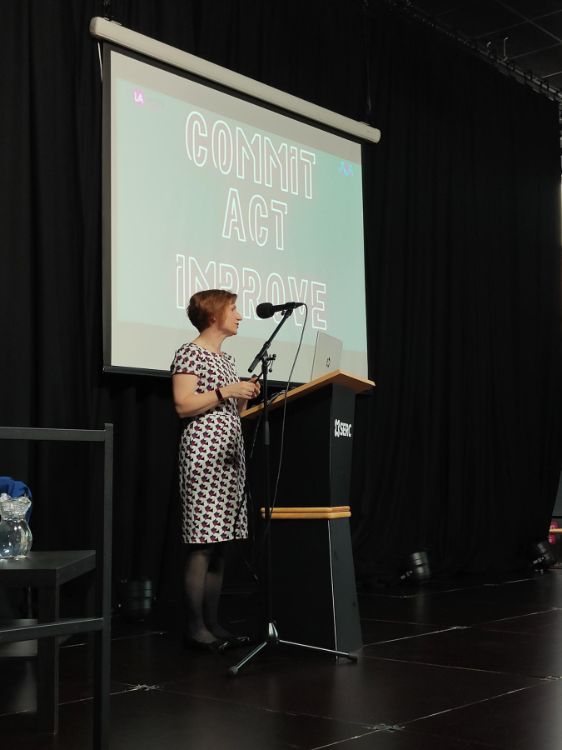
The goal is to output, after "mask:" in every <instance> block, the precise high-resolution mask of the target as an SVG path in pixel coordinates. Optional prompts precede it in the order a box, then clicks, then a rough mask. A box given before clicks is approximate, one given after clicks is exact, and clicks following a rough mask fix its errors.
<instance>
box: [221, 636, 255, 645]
mask: <svg viewBox="0 0 562 750" xmlns="http://www.w3.org/2000/svg"><path fill="white" fill-rule="evenodd" d="M226 642H227V643H228V648H240V646H250V645H251V644H252V643H254V642H255V638H252V636H250V635H229V636H228V638H227V639H226Z"/></svg>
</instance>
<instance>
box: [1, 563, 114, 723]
mask: <svg viewBox="0 0 562 750" xmlns="http://www.w3.org/2000/svg"><path fill="white" fill-rule="evenodd" d="M95 567H96V553H95V552H94V551H93V550H79V551H77V552H30V553H29V555H28V556H27V557H26V558H25V559H24V560H0V586H11V587H14V586H21V587H25V586H31V587H33V588H36V589H37V594H38V625H36V626H24V627H3V628H0V643H2V642H13V641H24V640H30V639H33V638H34V637H38V638H39V641H38V645H37V718H38V725H39V727H40V728H41V729H44V730H46V731H48V732H52V733H53V734H55V733H56V732H57V731H58V704H59V639H60V635H61V634H64V635H70V634H73V633H76V632H84V631H88V630H89V631H92V630H101V629H102V626H103V620H102V619H101V618H91V619H86V618H81V619H80V620H60V611H59V604H60V587H61V586H62V585H63V584H65V583H67V582H68V581H72V580H73V579H75V578H78V577H79V576H81V575H84V574H85V573H89V572H90V571H93V570H94V569H95ZM46 623H51V624H52V625H53V627H52V632H53V635H51V634H50V633H49V632H48V631H47V632H48V634H47V635H45V633H44V632H43V633H41V625H43V626H44V625H45V624H46ZM57 625H58V628H57V627H56V626H57ZM42 630H43V631H45V629H44V627H43V628H42ZM41 636H43V637H41ZM99 656H100V658H101V654H100V655H99Z"/></svg>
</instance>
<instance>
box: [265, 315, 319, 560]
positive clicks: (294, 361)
mask: <svg viewBox="0 0 562 750" xmlns="http://www.w3.org/2000/svg"><path fill="white" fill-rule="evenodd" d="M303 304H304V308H305V314H304V322H303V325H302V331H301V336H300V339H299V345H298V347H297V351H296V352H295V357H294V359H293V364H292V366H291V371H290V372H289V377H288V379H287V385H286V386H285V389H284V391H281V393H283V392H284V393H285V402H284V404H283V418H282V420H281V441H280V444H279V463H278V466H277V477H276V479H275V490H274V492H273V499H272V501H271V507H270V513H269V518H268V519H267V523H266V526H265V529H264V533H263V541H264V542H265V539H266V538H267V535H268V534H269V531H270V525H271V516H272V513H273V509H274V508H275V506H276V504H277V493H278V491H279V479H280V478H281V469H282V465H283V446H284V441H285V422H286V419H287V396H288V394H289V388H290V387H291V380H292V378H293V372H294V370H295V366H296V364H297V360H298V358H299V354H300V350H301V347H302V341H303V337H304V332H305V329H306V323H307V321H308V305H307V304H305V303H303ZM278 395H279V394H275V398H277V396H278ZM263 549H264V545H263V542H262V554H263Z"/></svg>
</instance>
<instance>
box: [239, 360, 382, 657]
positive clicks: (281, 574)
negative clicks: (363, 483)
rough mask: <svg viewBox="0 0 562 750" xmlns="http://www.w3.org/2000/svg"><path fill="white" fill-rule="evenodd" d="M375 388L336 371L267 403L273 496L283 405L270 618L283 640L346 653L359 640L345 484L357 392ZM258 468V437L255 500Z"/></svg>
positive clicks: (260, 482)
mask: <svg viewBox="0 0 562 750" xmlns="http://www.w3.org/2000/svg"><path fill="white" fill-rule="evenodd" d="M374 385H375V384H374V383H373V382H372V381H371V380H366V379H364V378H359V377H357V376H354V375H350V374H349V373H345V372H342V371H341V370H336V371H334V372H331V373H328V374H326V375H323V376H321V377H320V378H317V379H316V380H313V381H311V382H310V383H305V384H304V385H302V386H299V387H298V388H294V389H293V390H291V391H289V393H288V394H287V395H286V396H285V395H281V396H279V397H278V398H277V399H275V400H274V401H273V402H272V403H271V404H270V407H269V421H270V441H271V452H270V460H271V477H272V487H271V491H272V498H273V493H274V490H275V480H276V477H277V473H278V467H279V450H280V444H281V433H282V422H283V416H284V412H285V405H286V422H285V434H284V440H283V442H284V450H283V463H282V469H281V475H280V479H279V485H278V491H277V498H276V502H275V507H274V508H273V511H272V526H271V535H272V591H273V603H274V615H275V621H276V624H277V627H278V629H279V633H280V635H281V637H282V638H284V639H289V640H295V641H300V642H303V643H308V644H310V645H313V646H320V647H323V648H330V649H336V650H343V651H355V650H357V649H358V648H360V647H361V645H362V641H361V629H360V624H359V611H358V607H357V594H356V588H355V573H354V567H353V556H352V550H351V535H350V531H349V517H350V515H351V513H350V512H349V488H350V481H351V468H352V457H353V426H354V413H355V395H356V394H357V393H362V392H364V391H366V390H369V389H371V388H373V387H374ZM262 411H263V406H262V405H259V406H254V407H252V408H251V409H248V410H246V411H245V412H243V414H242V417H243V418H244V420H245V426H246V430H245V431H247V432H249V431H250V430H249V428H250V427H251V423H252V422H253V421H254V420H256V419H257V418H258V417H259V415H260V414H261V412H262ZM263 466H264V461H263V445H262V443H261V442H260V440H259V439H258V440H256V441H255V450H254V455H253V458H252V459H251V461H250V462H249V465H248V482H249V485H250V490H251V493H252V497H253V498H254V500H255V501H256V502H259V498H260V497H263V492H264V482H265V477H264V473H263ZM262 504H263V503H260V505H262ZM262 515H263V513H262Z"/></svg>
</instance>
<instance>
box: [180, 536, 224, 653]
mask: <svg viewBox="0 0 562 750" xmlns="http://www.w3.org/2000/svg"><path fill="white" fill-rule="evenodd" d="M225 546H226V545H225V543H224V542H217V543H214V544H190V545H188V546H187V552H186V560H185V572H184V587H185V601H186V609H187V618H186V619H187V621H186V633H187V635H188V636H190V637H191V638H195V639H196V640H198V641H202V642H204V643H210V642H211V641H214V640H216V639H217V638H225V637H227V636H228V635H230V634H229V633H228V631H226V630H225V629H224V628H222V627H221V626H220V625H219V623H218V611H219V600H220V595H221V590H222V579H223V574H224V558H225Z"/></svg>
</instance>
